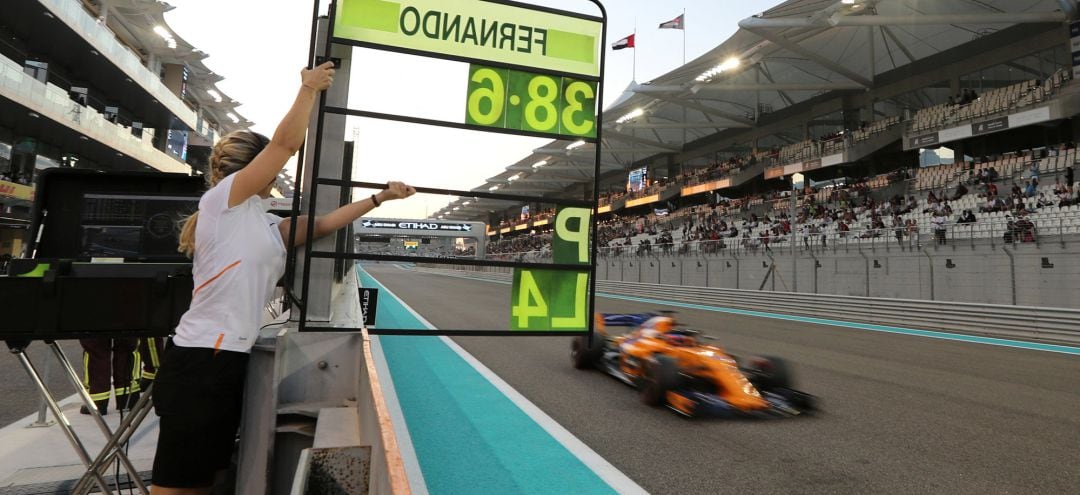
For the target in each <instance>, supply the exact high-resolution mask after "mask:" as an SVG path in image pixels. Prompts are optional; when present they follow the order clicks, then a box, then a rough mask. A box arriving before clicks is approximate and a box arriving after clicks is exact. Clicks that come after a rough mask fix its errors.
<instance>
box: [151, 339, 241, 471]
mask: <svg viewBox="0 0 1080 495" xmlns="http://www.w3.org/2000/svg"><path fill="white" fill-rule="evenodd" d="M247 362H248V354H246V353H242V352H232V351H214V350H213V349H205V348H191V347H178V346H173V347H170V348H168V349H166V350H165V355H164V357H163V358H162V360H161V368H160V369H159V370H158V373H157V378H156V379H155V380H154V392H153V394H154V395H153V399H154V410H155V411H156V412H157V414H158V416H160V417H161V427H160V430H159V433H158V444H157V453H156V454H155V455H154V474H153V480H154V485H156V486H161V487H167V488H200V487H208V486H211V485H213V483H214V473H216V472H217V471H219V470H222V469H225V468H228V467H229V462H230V459H231V458H232V452H233V446H234V445H235V443H236V430H237V428H238V427H239V426H240V413H241V408H242V406H243V403H244V377H245V376H246V374H247Z"/></svg>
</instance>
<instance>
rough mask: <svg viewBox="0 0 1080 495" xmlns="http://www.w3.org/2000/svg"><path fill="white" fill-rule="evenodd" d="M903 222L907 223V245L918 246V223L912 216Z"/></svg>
mask: <svg viewBox="0 0 1080 495" xmlns="http://www.w3.org/2000/svg"><path fill="white" fill-rule="evenodd" d="M904 223H905V224H906V225H907V237H908V245H909V246H911V247H918V243H919V223H918V222H916V221H915V219H914V218H909V219H907V221H906V222H904Z"/></svg>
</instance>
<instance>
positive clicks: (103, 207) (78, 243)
mask: <svg viewBox="0 0 1080 495" xmlns="http://www.w3.org/2000/svg"><path fill="white" fill-rule="evenodd" d="M205 187H206V186H205V183H204V181H203V180H202V179H201V178H198V177H191V176H188V175H186V174H164V173H144V172H121V173H116V172H110V173H104V172H98V171H87V170H78V169H50V170H47V171H45V172H44V173H43V174H42V175H41V178H40V182H39V185H38V187H37V191H38V196H37V197H36V198H35V202H34V215H33V223H32V224H31V234H32V236H33V238H34V239H36V243H32V244H31V247H30V249H31V253H30V254H31V256H32V257H34V258H38V259H46V258H47V259H71V260H75V261H90V260H93V259H95V258H97V259H100V258H113V259H116V260H123V261H125V262H157V263H167V262H176V263H184V262H189V261H190V260H188V259H187V258H185V257H184V256H183V255H182V254H180V253H178V252H177V251H176V248H177V245H178V243H179V235H180V228H181V226H182V222H183V220H184V219H185V218H187V217H188V216H189V215H191V214H192V213H194V212H195V211H196V210H198V208H199V197H200V196H201V195H202V192H203V190H204V189H205Z"/></svg>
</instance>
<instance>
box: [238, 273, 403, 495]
mask: <svg viewBox="0 0 1080 495" xmlns="http://www.w3.org/2000/svg"><path fill="white" fill-rule="evenodd" d="M351 270H352V269H351V268H350V271H349V273H348V274H346V276H344V277H343V278H342V282H341V283H336V284H334V289H333V290H334V297H333V300H332V301H333V302H332V305H331V311H332V314H333V317H332V319H331V322H330V324H331V325H333V326H341V327H351V328H357V327H361V326H363V325H362V321H363V319H362V317H361V313H360V301H359V298H358V297H357V293H358V287H357V282H356V277H355V275H354V274H353V273H352V271H351ZM370 344H371V342H370V340H369V338H368V335H367V333H366V332H340V333H339V332H304V333H299V332H297V323H296V322H293V321H287V320H285V319H284V318H283V319H282V321H280V322H277V323H275V324H270V325H268V326H266V327H264V328H263V329H262V330H261V332H260V336H259V339H258V341H257V342H256V344H255V346H254V347H253V348H252V352H251V360H250V362H249V365H248V376H247V385H246V395H245V404H244V417H243V420H242V426H241V431H240V459H239V462H238V466H239V469H238V473H237V481H236V486H237V493H266V494H288V493H312V492H318V491H319V490H320V489H319V488H318V487H319V486H325V484H326V483H327V482H328V481H331V482H332V484H336V485H337V486H349V487H355V488H356V489H355V490H351V491H350V492H349V493H380V494H382V493H387V494H395V495H407V494H409V493H411V489H410V486H409V482H408V478H407V475H406V472H405V468H404V465H403V463H402V459H401V455H400V453H399V451H398V444H397V438H396V436H395V433H394V429H393V423H392V418H391V416H390V414H389V412H388V409H387V404H386V401H385V399H384V397H383V393H382V387H381V385H380V376H379V373H378V371H377V368H376V366H375V361H374V359H373V357H372V350H371V345H370ZM313 475H318V476H313ZM313 478H319V480H318V481H320V482H321V483H322V484H321V485H318V484H316V485H312V484H311V483H312V482H313ZM297 490H299V491H297Z"/></svg>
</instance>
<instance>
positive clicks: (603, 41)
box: [285, 0, 608, 339]
mask: <svg viewBox="0 0 1080 495" xmlns="http://www.w3.org/2000/svg"><path fill="white" fill-rule="evenodd" d="M477 1H478V2H484V3H492V4H500V5H507V6H511V7H518V8H525V9H530V10H535V11H539V12H546V13H549V14H557V15H563V16H568V17H575V18H579V19H586V20H591V21H596V22H599V23H600V26H601V27H600V44H599V52H600V53H599V57H600V70H599V75H597V76H586V75H582V74H565V73H562V72H559V71H553V70H541V72H543V73H545V74H551V75H570V76H572V77H576V78H578V79H582V80H587V81H595V82H596V83H597V87H596V88H597V89H596V98H595V102H596V121H595V122H596V137H592V138H588V137H581V138H579V139H581V140H583V141H585V142H589V143H594V144H595V146H594V148H595V150H596V152H595V156H594V163H593V187H592V200H591V201H588V200H568V199H558V198H544V197H542V196H526V195H516V194H498V193H489V192H479V191H462V190H455V189H445V188H435V187H416V191H417V193H428V194H440V195H447V196H458V197H471V198H487V199H502V200H510V201H522V202H526V203H528V202H541V203H546V204H554V205H556V206H575V207H584V208H590V209H591V210H592V214H591V215H590V216H589V239H590V243H589V244H590V246H589V263H588V264H555V263H552V264H536V263H525V262H512V261H511V262H495V261H484V260H467V259H458V258H435V257H409V259H408V261H410V262H417V263H423V262H432V263H438V264H443V265H464V266H493V267H513V268H542V269H547V270H561V271H582V270H583V269H587V271H588V273H589V287H588V294H587V299H588V303H587V309H586V315H587V316H586V318H585V319H586V321H587V325H588V328H587V329H586V330H582V331H566V330H554V329H552V330H551V331H537V330H450V329H435V330H428V329H404V328H383V329H379V328H374V329H366V328H346V327H328V326H316V325H309V324H308V319H307V294H308V289H309V287H310V283H311V271H310V269H309V267H310V266H311V260H312V259H316V258H330V259H339V260H343V259H351V260H356V261H362V260H371V261H380V260H381V261H390V260H396V259H397V258H396V257H394V256H386V255H368V254H363V253H347V252H330V251H312V250H310V249H305V250H304V267H305V270H304V273H303V276H302V277H301V282H300V285H301V287H300V293H299V294H293V293H291V291H290V296H291V297H292V298H293V301H294V303H295V304H296V306H297V307H298V308H299V310H300V321H299V328H298V331H301V332H305V331H336V332H340V331H361V330H366V331H367V332H368V333H369V334H372V335H380V334H382V335H423V336H431V335H483V336H501V337H524V336H549V337H565V336H568V335H571V336H572V335H588V336H589V338H590V339H592V338H593V335H592V334H593V331H594V324H595V318H593V317H592V314H593V313H594V312H595V307H596V261H597V251H598V247H597V242H596V230H597V222H596V210H597V205H598V204H599V200H600V157H601V146H600V143H601V142H602V139H603V138H602V134H603V117H604V104H603V102H604V73H605V71H606V62H607V22H608V15H607V9H606V8H605V7H604V5H603V3H601V2H600V0H588V2H589V3H592V4H593V5H595V6H596V7H597V9H599V11H600V14H601V15H600V16H591V15H588V14H581V13H578V12H572V11H566V10H560V9H554V8H550V7H544V6H540V5H535V4H531V3H524V2H520V1H516V0H477ZM319 4H320V0H315V1H314V2H313V9H312V20H311V22H312V24H311V45H310V49H309V52H308V66H309V67H314V66H315V65H316V64H315V62H316V60H328V59H330V58H331V57H330V54H331V48H332V47H333V46H334V45H349V46H358V47H364V48H370V49H376V50H382V51H389V52H397V53H405V54H411V55H419V56H424V57H430V58H437V59H443V60H451V61H457V62H464V63H480V64H484V65H487V66H490V67H499V68H504V69H512V70H525V71H536V70H537V69H535V68H531V67H523V66H520V65H515V64H509V63H502V62H496V61H491V60H482V59H474V58H468V57H459V56H454V55H445V54H437V53H428V52H420V51H416V50H412V49H408V48H400V47H399V48H394V47H388V46H382V45H374V44H369V43H364V42H359V41H354V40H347V39H342V38H337V37H335V36H334V22H335V19H336V17H337V16H336V12H337V4H338V0H330V3H329V10H328V15H327V22H328V24H327V30H326V39H325V40H324V41H325V45H324V50H323V53H322V54H318V53H316V46H317V41H318V40H317V36H318V34H317V33H318V22H319V18H320V15H319ZM328 113H329V114H339V115H352V116H358V117H365V118H372V119H381V120H393V121H398V122H406V123H412V124H419V125H430V126H437V127H444V128H456V129H465V130H474V131H483V132H494V133H502V134H515V135H521V136H532V137H546V138H551V137H553V135H552V134H544V133H537V132H531V131H526V130H514V129H501V128H494V127H484V126H478V125H472V124H468V123H459V122H449V121H441V120H434V119H425V118H417V117H409V116H404V115H394V114H388V113H380V112H370V111H365V110H360V109H351V108H341V107H330V106H327V104H326V92H322V93H320V95H319V104H318V110H317V117H316V124H315V134H314V135H315V137H316V138H315V143H314V147H315V149H314V153H313V154H312V156H313V160H312V161H313V162H314V163H312V164H311V176H312V178H313V179H312V180H311V183H310V184H311V187H310V190H309V191H300V190H299V189H298V190H297V191H296V193H295V196H296V197H298V198H300V200H301V201H302V200H303V198H304V196H306V197H307V205H308V207H307V211H308V212H314V211H315V210H316V206H317V205H316V199H317V198H318V188H319V186H337V187H339V188H341V190H342V194H347V192H348V190H349V188H353V187H357V188H368V189H385V188H386V185H385V184H379V183H371V182H364V181H352V180H339V179H330V178H320V177H319V163H320V158H321V151H322V140H323V137H322V134H323V125H324V122H325V117H326V114H328ZM303 157H304V152H303V150H301V152H300V155H299V159H298V160H297V165H296V177H298V178H300V179H302V178H303V177H304V167H305V166H306V164H305V163H304V162H305V160H304V158H303ZM299 215H300V201H296V200H294V201H293V209H292V218H293V220H294V221H293V222H291V226H290V230H289V238H290V240H293V239H295V236H296V225H297V222H296V221H295V219H296V218H298V217H299ZM314 234H315V223H314V222H307V237H306V238H307V239H312V238H313V237H314ZM288 245H289V246H290V247H289V248H288V256H287V259H286V273H285V277H286V280H289V281H295V279H296V276H295V275H296V274H295V270H296V261H297V259H296V258H297V255H298V252H297V247H296V246H295V243H294V242H289V243H288ZM349 245H351V243H349ZM538 265H539V266H538Z"/></svg>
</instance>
